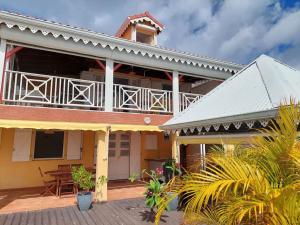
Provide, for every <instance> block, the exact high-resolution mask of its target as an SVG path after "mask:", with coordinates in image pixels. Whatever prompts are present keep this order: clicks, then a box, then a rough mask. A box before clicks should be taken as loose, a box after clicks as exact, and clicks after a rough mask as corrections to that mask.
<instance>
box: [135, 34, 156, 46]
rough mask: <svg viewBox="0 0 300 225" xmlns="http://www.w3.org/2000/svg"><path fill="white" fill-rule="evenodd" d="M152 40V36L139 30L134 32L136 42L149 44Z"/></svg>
mask: <svg viewBox="0 0 300 225" xmlns="http://www.w3.org/2000/svg"><path fill="white" fill-rule="evenodd" d="M152 40H153V37H152V36H151V35H148V34H144V33H141V32H137V33H136V41H137V42H142V43H146V44H151V43H152Z"/></svg>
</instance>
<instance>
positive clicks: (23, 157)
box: [12, 129, 32, 162]
mask: <svg viewBox="0 0 300 225" xmlns="http://www.w3.org/2000/svg"><path fill="white" fill-rule="evenodd" d="M31 135H32V130H31V129H15V136H14V146H13V154H12V161H13V162H21V161H29V159H30V146H31Z"/></svg>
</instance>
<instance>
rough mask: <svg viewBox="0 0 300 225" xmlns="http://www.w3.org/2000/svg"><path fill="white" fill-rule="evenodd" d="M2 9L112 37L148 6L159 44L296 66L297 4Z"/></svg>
mask: <svg viewBox="0 0 300 225" xmlns="http://www.w3.org/2000/svg"><path fill="white" fill-rule="evenodd" d="M216 4H218V5H217V7H216ZM0 8H2V9H10V10H12V11H17V12H20V13H25V14H28V15H33V16H37V17H42V18H46V19H47V18H56V20H57V21H58V22H62V23H68V24H71V25H75V26H80V27H86V28H89V29H93V30H96V31H98V32H104V33H108V34H111V35H114V34H115V32H116V31H117V29H118V28H119V26H120V25H121V23H122V22H123V20H124V19H125V18H126V17H127V16H128V15H132V14H135V13H140V12H143V11H145V10H149V11H150V12H151V13H152V14H153V15H154V16H155V17H156V18H157V19H159V20H160V21H161V22H162V23H163V24H165V26H166V30H164V31H163V32H162V33H161V35H160V37H159V43H160V45H163V46H166V47H171V48H176V49H179V50H183V51H188V52H191V53H197V54H200V55H207V56H210V57H217V58H222V59H225V60H230V61H235V62H239V63H248V62H250V61H252V60H253V59H254V58H255V57H257V56H258V55H260V54H262V53H267V54H271V55H272V56H274V57H277V58H280V59H281V60H282V61H284V62H287V63H289V64H291V65H294V66H296V67H298V68H300V63H299V61H300V38H299V37H300V4H296V6H295V7H294V8H289V9H284V8H283V6H282V5H281V2H280V0H224V1H221V0H201V1H199V0H177V1H172V0H161V1H149V0H110V1H98V0H89V1H81V0H53V1H46V2H45V1H39V0H28V1H18V0H2V1H1V3H0ZM282 45H286V46H291V48H288V49H285V51H284V52H282V51H280V50H279V48H278V46H282Z"/></svg>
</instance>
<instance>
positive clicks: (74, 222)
mask: <svg viewBox="0 0 300 225" xmlns="http://www.w3.org/2000/svg"><path fill="white" fill-rule="evenodd" d="M72 208H73V207H68V208H67V213H68V214H69V217H70V218H71V223H72V225H80V223H79V221H78V218H77V216H76V215H75V213H74V212H73V210H72ZM71 223H70V224H71Z"/></svg>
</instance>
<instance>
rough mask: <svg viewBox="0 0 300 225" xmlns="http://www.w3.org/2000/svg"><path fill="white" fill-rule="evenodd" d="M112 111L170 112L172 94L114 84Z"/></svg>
mask: <svg viewBox="0 0 300 225" xmlns="http://www.w3.org/2000/svg"><path fill="white" fill-rule="evenodd" d="M113 105H114V109H117V110H128V111H141V112H144V111H148V112H163V113H171V112H172V107H171V106H172V92H171V91H165V90H158V89H150V88H143V87H134V86H129V85H119V84H114V104H113Z"/></svg>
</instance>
